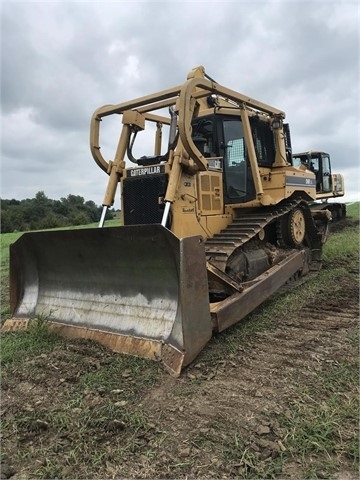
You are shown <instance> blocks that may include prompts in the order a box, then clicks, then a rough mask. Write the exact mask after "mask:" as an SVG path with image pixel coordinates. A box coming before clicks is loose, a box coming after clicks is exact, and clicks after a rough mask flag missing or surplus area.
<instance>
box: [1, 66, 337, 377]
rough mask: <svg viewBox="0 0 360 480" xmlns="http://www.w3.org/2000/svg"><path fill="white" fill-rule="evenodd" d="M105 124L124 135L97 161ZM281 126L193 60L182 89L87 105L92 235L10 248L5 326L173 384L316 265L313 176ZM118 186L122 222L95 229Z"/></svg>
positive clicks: (56, 235) (322, 223)
mask: <svg viewBox="0 0 360 480" xmlns="http://www.w3.org/2000/svg"><path fill="white" fill-rule="evenodd" d="M109 116H115V117H116V118H118V119H119V123H120V122H121V124H120V125H122V127H121V133H120V135H119V140H118V144H117V148H116V149H114V150H116V151H115V152H114V156H113V157H112V158H111V159H105V158H104V157H103V154H102V151H101V147H100V126H101V124H102V122H103V121H105V120H106V117H109ZM284 118H285V114H284V112H282V111H281V110H278V109H277V108H274V107H271V106H269V105H266V104H265V103H262V102H260V101H257V100H255V99H252V98H249V97H248V96H246V95H243V94H241V93H238V92H236V91H234V90H231V89H229V88H226V87H224V86H222V85H220V84H218V83H217V82H215V81H214V80H213V79H212V78H211V77H209V76H208V75H207V74H206V72H205V70H204V68H203V67H202V66H200V67H197V68H195V69H193V70H192V71H191V72H190V73H189V74H188V76H187V80H186V81H185V83H183V84H181V85H178V86H175V87H173V88H169V89H167V90H163V91H161V92H158V93H154V94H151V95H148V96H145V97H141V98H137V99H135V100H131V101H127V102H124V103H120V104H116V105H106V106H103V107H100V108H98V109H97V110H96V111H95V113H94V115H93V116H92V119H91V128H90V148H91V152H92V156H93V158H94V159H95V162H96V163H97V164H98V166H99V167H100V168H101V169H102V170H104V172H105V173H106V174H107V175H108V184H107V188H106V192H105V197H104V202H103V213H102V216H101V219H100V225H99V227H100V228H98V229H96V228H95V229H84V230H68V231H47V232H29V233H25V234H23V235H22V236H21V237H20V238H19V239H18V240H17V241H16V242H15V243H14V244H13V245H11V247H10V304H11V315H12V318H10V319H9V320H7V321H6V323H5V326H4V328H5V329H7V330H14V329H16V328H22V327H26V326H27V325H28V322H29V321H31V319H34V318H37V317H39V316H42V317H43V318H46V319H47V320H48V322H49V325H51V327H52V328H55V329H57V330H58V331H59V332H60V333H61V334H62V335H64V336H68V337H70V338H88V339H93V340H96V341H98V342H101V343H102V344H104V345H106V346H108V347H109V348H111V349H112V350H114V351H117V352H123V353H127V354H133V355H137V356H142V357H147V358H152V359H155V360H159V361H161V362H163V364H164V366H165V367H166V368H167V369H168V370H169V371H170V373H171V374H173V375H174V376H178V375H179V374H180V373H181V370H182V368H184V367H185V366H186V365H188V364H190V363H191V362H192V361H193V360H194V359H195V358H196V357H197V355H198V354H199V352H200V351H201V350H202V349H203V348H204V347H205V345H206V344H207V343H208V342H209V340H210V338H211V336H212V334H213V332H214V331H215V332H220V331H223V330H224V329H226V328H228V327H230V326H231V325H233V324H235V323H236V322H238V321H240V320H241V319H243V318H244V317H245V316H246V315H248V314H249V313H250V312H251V311H252V310H254V309H255V308H256V307H257V306H258V305H260V304H261V303H262V302H263V301H264V300H265V299H266V298H268V297H269V296H270V295H272V294H273V293H274V292H275V291H277V290H278V289H279V288H280V287H281V286H282V285H284V284H285V283H286V282H288V281H289V280H292V279H297V278H298V277H299V276H302V275H306V274H307V273H308V272H309V270H315V269H318V268H319V267H320V264H321V251H322V246H323V243H324V241H325V239H326V235H327V230H328V223H329V220H330V214H329V212H328V211H327V210H322V209H319V210H311V209H310V207H309V204H310V203H311V202H313V201H314V200H315V199H316V178H315V175H314V173H312V172H311V171H310V170H308V169H299V168H297V167H295V166H294V165H293V160H292V152H291V141H290V129H289V125H288V124H286V123H284ZM144 132H148V133H149V132H150V134H151V137H152V145H151V147H150V148H151V151H148V152H144V151H142V149H143V148H144V147H143V145H145V143H146V142H142V141H141V137H142V135H145V133H144ZM143 138H145V137H143ZM147 148H148V147H147ZM135 149H137V151H140V152H142V154H141V155H140V154H138V155H136V154H135V153H134V152H135ZM129 162H130V165H129ZM118 187H119V188H118ZM118 189H119V190H120V192H121V214H122V225H119V226H118V227H106V226H104V219H105V215H106V211H107V208H109V207H111V206H112V205H113V204H114V199H115V196H116V191H117V190H118Z"/></svg>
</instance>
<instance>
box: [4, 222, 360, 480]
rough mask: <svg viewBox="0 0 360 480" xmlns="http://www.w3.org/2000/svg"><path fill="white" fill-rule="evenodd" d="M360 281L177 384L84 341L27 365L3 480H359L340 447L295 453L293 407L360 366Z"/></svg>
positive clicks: (198, 366)
mask: <svg viewBox="0 0 360 480" xmlns="http://www.w3.org/2000/svg"><path fill="white" fill-rule="evenodd" d="M337 228H341V225H338V227H337ZM353 273H354V276H353V277H352V278H350V277H349V278H348V280H347V281H343V283H341V284H339V285H338V286H337V289H338V291H337V292H334V291H329V290H328V289H327V288H326V286H324V288H323V290H321V291H320V292H319V293H318V294H317V295H316V298H309V301H308V302H307V304H306V306H305V307H302V308H301V309H300V310H299V311H297V312H296V314H289V315H286V316H282V317H279V318H278V317H277V318H273V319H271V322H270V323H269V325H270V324H271V327H269V328H265V329H262V328H259V329H258V331H256V329H255V331H254V332H253V333H252V334H251V335H245V339H244V338H243V337H242V338H241V340H240V341H239V342H237V338H238V336H239V335H240V334H241V329H242V328H243V327H242V326H236V327H235V328H232V329H230V330H229V331H228V332H224V333H223V334H221V335H218V336H216V337H215V338H214V339H213V340H212V341H211V342H210V344H209V346H208V348H207V349H206V351H205V352H204V353H203V354H201V355H200V357H199V358H198V360H197V361H196V362H195V363H194V364H193V365H191V366H190V367H189V368H187V369H186V370H185V372H184V373H183V375H182V376H181V377H180V378H178V379H175V378H172V377H171V376H169V375H168V374H167V373H166V372H164V371H163V370H162V369H161V367H160V366H158V364H155V363H152V362H147V361H141V362H140V363H137V365H139V367H138V371H137V372H135V371H134V370H133V369H132V367H131V363H130V360H129V361H128V363H127V365H128V368H122V369H118V370H116V368H114V362H116V354H113V353H112V352H109V351H108V350H106V349H104V348H102V347H101V346H99V345H97V344H94V343H91V342H85V341H72V342H70V341H67V342H64V341H62V340H59V342H57V343H56V344H55V346H54V348H53V349H52V351H50V352H47V353H43V354H41V355H37V356H28V357H26V356H25V357H24V359H23V361H22V362H21V363H16V364H14V365H12V366H10V367H7V368H6V369H4V371H3V378H2V407H3V409H2V419H3V421H4V422H5V424H6V426H7V428H6V429H4V430H3V433H2V451H3V457H2V473H1V478H13V479H25V478H40V477H42V478H104V479H105V478H271V477H276V478H293V479H299V478H311V477H313V478H323V477H326V478H329V477H331V478H338V479H344V480H346V479H347V480H349V479H353V478H354V479H355V478H357V471H356V469H355V467H354V464H353V458H351V456H350V455H348V454H347V453H346V451H345V450H342V449H341V448H339V449H337V450H336V449H335V452H334V450H333V451H332V452H330V455H329V454H326V452H325V453H324V452H321V451H319V452H318V453H317V454H315V453H307V452H304V454H303V456H302V454H301V452H298V453H297V455H293V452H292V450H291V443H289V441H290V437H291V435H292V433H293V432H292V429H291V422H290V427H289V426H286V425H287V424H286V418H288V419H289V420H291V419H292V418H293V417H292V415H293V412H294V408H295V409H296V408H298V409H299V411H300V409H301V407H302V406H303V405H305V406H306V405H307V404H308V405H310V406H311V408H312V406H313V403H314V402H317V403H318V405H319V409H321V405H322V404H323V403H324V402H325V401H327V400H328V398H329V395H328V392H326V391H325V390H323V388H325V387H324V384H323V383H321V382H319V375H320V376H321V378H324V376H326V374H327V372H330V371H332V372H333V371H334V369H335V370H336V368H337V367H339V366H343V365H356V364H357V362H358V358H357V357H358V351H357V346H356V343H355V345H354V341H352V340H351V339H352V338H353V337H354V335H356V333H357V323H358V317H359V303H358V302H359V296H358V281H357V271H355V270H354V272H353ZM339 292H340V293H339ZM239 332H240V333H239ZM131 360H133V359H131ZM135 361H137V360H136V359H134V362H135ZM107 368H108V369H109V370H111V371H112V372H113V373H112V375H111V379H110V380H109V378H108V377H106V373H105V374H104V375H105V376H103V377H102V376H101V375H102V372H106V369H107ZM97 373H98V374H99V377H98V381H97V382H95V381H94V382H93V383H91V382H90V380H89V378H92V377H91V375H93V376H94V378H96V374H97ZM85 377H86V378H87V381H84V378H85ZM342 388H345V387H344V386H343V384H339V391H338V392H337V393H343V394H344V402H346V401H348V400H353V399H354V398H355V396H356V391H354V389H352V390H351V389H350V390H344V391H343V392H341V389H342ZM314 392H316V395H314ZM349 422H350V423H346V421H345V422H344V423H342V424H341V425H338V426H337V429H338V432H339V435H340V437H341V438H342V439H343V440H344V442H345V441H346V439H347V438H349V436H350V437H351V436H353V435H356V427H357V426H356V425H354V424H353V421H350V420H349ZM329 456H330V457H331V458H330V460H331V459H333V460H334V457H336V465H337V466H336V467H335V473H333V474H332V475H329V474H328V470H327V467H326V462H328V461H329V458H328V457H329ZM312 464H313V465H314V470H311V465H312ZM309 472H310V473H309ZM311 472H312V473H311Z"/></svg>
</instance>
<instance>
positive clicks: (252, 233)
mask: <svg viewBox="0 0 360 480" xmlns="http://www.w3.org/2000/svg"><path fill="white" fill-rule="evenodd" d="M296 207H301V208H302V210H303V213H304V217H305V223H306V235H307V238H306V243H307V245H309V246H310V249H311V252H312V256H311V260H312V263H314V265H313V266H314V269H315V270H318V269H319V267H320V265H319V264H318V263H319V262H320V254H321V245H322V243H323V242H322V239H321V234H320V233H319V231H318V229H317V227H316V225H315V222H314V219H313V217H312V215H311V211H310V209H309V208H308V206H307V204H306V202H304V201H303V200H301V199H294V200H286V201H284V202H281V203H280V204H279V205H276V206H273V207H264V208H262V209H258V210H256V212H252V213H251V212H250V213H247V212H246V211H244V212H243V214H242V216H241V217H240V218H237V219H235V220H234V221H233V222H232V223H231V224H230V225H228V226H227V227H226V228H225V229H224V230H222V231H221V232H219V233H217V234H215V235H214V236H213V237H212V238H210V239H208V240H206V242H205V252H206V258H207V261H208V262H209V263H210V264H211V265H215V267H217V268H218V269H219V270H221V271H223V272H225V268H226V264H227V261H228V259H229V257H230V255H231V254H232V253H233V252H234V250H235V249H237V248H239V247H241V246H244V245H246V244H247V243H248V242H249V241H250V240H252V239H254V238H255V237H256V236H259V238H260V239H261V236H262V232H263V231H264V229H265V228H266V227H267V226H268V225H269V224H271V223H273V222H279V221H281V219H282V218H285V217H286V215H287V214H288V213H290V212H291V211H292V210H293V209H295V208H296ZM277 237H278V244H279V246H281V247H284V248H286V247H287V245H286V240H285V239H284V238H283V237H282V233H281V228H277Z"/></svg>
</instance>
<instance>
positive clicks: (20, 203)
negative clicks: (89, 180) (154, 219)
mask: <svg viewBox="0 0 360 480" xmlns="http://www.w3.org/2000/svg"><path fill="white" fill-rule="evenodd" d="M100 215H101V207H99V206H97V205H96V204H95V202H93V201H92V200H88V201H86V202H85V199H84V197H81V196H80V195H71V194H70V195H68V196H67V197H64V198H61V199H60V200H51V199H49V198H48V197H47V196H46V195H45V192H43V191H39V192H37V193H36V194H35V197H34V198H27V199H25V200H15V199H11V200H7V199H1V231H2V232H3V233H5V232H13V231H15V230H16V231H25V230H38V229H46V228H55V227H64V226H71V225H82V224H88V223H94V222H97V221H98V220H99V219H100ZM113 216H114V212H113V211H112V210H109V211H108V213H107V215H106V218H107V219H109V218H113Z"/></svg>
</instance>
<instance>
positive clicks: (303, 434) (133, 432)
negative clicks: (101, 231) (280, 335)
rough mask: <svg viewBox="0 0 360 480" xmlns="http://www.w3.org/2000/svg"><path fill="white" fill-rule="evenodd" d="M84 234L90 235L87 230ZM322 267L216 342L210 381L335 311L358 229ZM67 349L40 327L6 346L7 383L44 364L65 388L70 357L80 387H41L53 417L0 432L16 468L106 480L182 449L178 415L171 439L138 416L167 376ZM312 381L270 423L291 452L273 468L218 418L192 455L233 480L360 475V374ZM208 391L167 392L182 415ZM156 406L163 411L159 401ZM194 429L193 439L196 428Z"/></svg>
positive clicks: (178, 464)
mask: <svg viewBox="0 0 360 480" xmlns="http://www.w3.org/2000/svg"><path fill="white" fill-rule="evenodd" d="M358 212H359V204H353V205H351V206H349V208H348V216H350V218H353V219H354V220H356V219H358ZM117 224H118V221H117V220H113V221H111V222H109V226H113V225H117ZM96 226H97V225H96V224H93V225H91V226H90V227H94V228H95V227H96ZM86 227H89V225H87V226H83V228H86ZM79 228H80V227H79ZM20 235H21V233H16V234H2V235H1V279H2V287H3V286H4V285H5V286H7V284H6V281H7V280H6V276H7V275H8V271H9V270H8V261H9V257H8V246H9V244H10V243H12V242H14V241H15V240H16V239H17V238H18V237H19V236H20ZM324 259H325V261H324V267H325V268H324V269H323V270H321V271H320V272H319V273H318V274H317V275H316V276H315V277H314V278H311V279H310V280H309V281H308V282H307V283H305V284H303V285H301V286H300V287H297V288H295V289H294V290H293V291H291V290H290V291H286V292H284V293H279V294H278V295H275V296H273V297H272V298H271V299H269V300H268V301H266V302H265V303H264V304H263V305H262V306H261V307H260V308H258V309H257V310H256V311H255V312H253V313H252V314H251V315H249V316H248V317H247V318H246V320H245V321H244V322H242V323H241V324H238V325H236V326H234V327H232V328H230V329H229V330H227V331H226V332H223V333H221V334H219V335H216V336H215V337H214V338H213V339H212V341H211V343H210V345H209V348H207V349H206V350H205V351H204V352H203V353H202V354H201V355H200V357H199V359H198V360H197V362H200V363H203V364H205V365H206V368H207V369H208V371H209V372H211V371H212V370H213V369H216V365H217V362H219V361H221V360H223V359H224V358H225V359H229V358H234V357H237V356H241V355H243V351H244V348H246V346H247V345H248V343H249V342H250V341H251V338H252V337H253V335H254V333H257V332H261V331H264V332H266V331H269V330H270V329H273V328H275V327H276V322H275V320H274V319H276V318H279V317H282V316H285V315H291V314H294V313H295V312H296V311H299V309H301V308H302V307H303V306H305V305H306V304H309V302H311V301H313V300H315V299H316V298H318V296H319V295H329V294H328V293H326V292H331V299H332V300H333V301H336V299H337V298H339V299H341V298H343V296H344V294H345V293H346V292H343V291H342V290H341V283H342V281H343V280H344V279H345V280H348V281H352V282H355V281H356V279H355V273H354V272H355V271H358V270H357V268H358V267H357V265H358V260H359V229H358V225H356V224H355V223H354V225H353V226H351V227H349V228H347V229H346V230H343V231H340V232H337V233H336V234H334V235H331V236H330V238H329V240H328V242H327V243H326V245H325V247H324ZM2 290H3V289H2ZM4 298H5V297H2V311H3V308H4V311H5V312H6V311H8V310H7V309H8V306H7V299H5V300H4ZM5 304H6V305H5ZM348 341H349V344H350V345H351V346H352V348H353V349H354V351H355V350H356V349H357V348H358V341H359V338H358V333H353V334H351V335H349V339H348ZM76 345H77V344H76ZM79 345H80V346H81V345H82V344H79ZM84 345H85V346H86V345H87V344H84ZM67 348H68V347H67V341H66V340H62V339H60V338H59V337H58V336H57V335H56V334H54V333H52V332H50V331H49V330H48V329H47V328H46V319H41V321H40V322H37V323H36V322H35V323H34V324H33V326H32V327H31V328H29V329H28V330H26V331H18V332H14V333H7V334H4V335H3V336H2V340H1V363H2V367H3V374H4V377H5V379H6V377H7V376H10V377H11V375H12V374H15V373H17V372H19V371H20V372H23V373H22V374H23V376H24V380H26V379H27V377H28V376H29V377H30V376H31V372H35V368H37V370H36V372H37V373H38V370H40V371H41V368H42V367H41V365H42V364H40V365H39V366H36V367H32V366H31V365H32V363H31V361H32V360H31V359H32V358H35V357H37V356H39V355H40V356H41V355H42V354H43V355H44V360H43V362H44V364H46V365H49V363H52V364H54V376H55V374H57V373H58V372H60V373H59V379H60V378H61V375H63V374H62V373H61V368H62V366H63V363H65V361H66V359H67V358H68V357H67V355H70V354H71V355H73V356H71V359H72V362H73V370H74V376H73V378H71V379H70V380H71V381H72V382H74V383H70V384H69V385H70V386H69V385H68V386H67V390H66V392H63V391H62V389H61V383H60V384H59V383H58V384H57V383H56V382H55V377H54V378H51V379H50V378H47V377H46V378H43V380H42V381H43V382H44V384H45V385H46V381H49V382H50V384H49V386H48V387H47V388H48V390H47V391H48V394H49V395H50V394H51V393H52V389H53V388H55V392H56V395H63V396H62V397H61V398H60V401H56V402H54V406H53V407H52V410H51V411H47V410H42V409H41V406H40V407H39V408H38V409H37V410H34V411H32V410H27V409H26V405H25V404H24V405H23V406H22V407H23V408H21V409H20V410H19V411H17V412H16V413H14V416H13V418H10V419H9V420H5V421H4V422H3V426H2V431H3V432H8V431H11V432H12V435H13V437H14V442H15V441H18V442H19V445H20V446H21V448H17V451H18V453H17V455H18V457H17V458H18V459H21V460H22V462H23V464H25V465H28V466H29V465H30V466H31V476H32V477H33V478H73V477H74V475H78V478H101V475H102V474H103V472H104V468H106V466H108V465H114V466H119V465H122V464H126V463H127V464H131V462H133V459H135V461H136V459H138V458H139V456H140V455H141V457H143V458H145V459H146V458H147V459H148V460H149V462H151V461H153V460H156V458H157V457H159V455H161V454H163V453H164V452H167V449H168V446H167V439H168V437H169V438H170V441H171V442H174V439H175V441H178V442H179V445H180V443H181V441H182V437H181V435H182V432H181V431H179V432H177V431H176V421H177V418H176V413H175V412H174V414H173V415H174V420H173V425H172V426H173V427H174V430H175V432H176V433H175V434H173V431H172V430H171V429H167V430H166V429H165V427H164V430H156V431H155V433H154V426H153V424H152V422H153V421H154V419H152V418H149V415H148V412H147V411H146V410H145V408H144V407H143V406H142V400H143V398H144V397H146V394H147V392H150V391H156V390H155V389H156V387H157V385H158V383H159V382H160V381H162V380H163V379H164V377H165V376H166V375H167V374H164V373H163V372H162V370H161V369H160V367H159V366H158V364H156V363H155V362H150V361H147V360H144V359H138V358H134V357H130V356H124V355H116V354H112V353H109V352H105V350H101V349H99V350H96V355H97V356H96V358H97V359H98V361H97V362H96V365H95V362H93V363H89V360H88V358H87V355H86V350H84V351H82V350H81V349H80V347H79V351H78V352H77V350H76V349H74V352H73V351H72V350H71V349H70V350H67ZM84 348H85V347H84ZM94 351H95V349H94ZM50 354H51V357H50ZM231 356H233V357H231ZM31 368H34V370H31ZM194 370H196V369H193V370H192V371H194ZM45 374H46V375H49V369H48V370H46V369H45V373H44V375H45ZM312 379H313V380H312V381H311V382H309V383H308V384H306V385H299V386H297V387H296V388H294V387H292V389H293V390H292V392H291V397H290V400H289V404H288V405H286V413H284V410H285V406H284V405H280V407H281V409H282V411H281V413H280V414H275V413H274V414H273V417H274V418H275V419H276V421H277V422H278V423H279V425H280V427H281V429H282V430H283V431H284V438H283V444H284V448H285V450H284V451H282V452H280V453H279V455H278V456H277V457H276V458H268V459H266V460H261V461H260V460H259V458H258V457H257V456H256V455H254V453H253V451H251V449H250V448H249V443H251V439H249V438H247V437H244V435H241V434H240V432H239V431H238V430H237V427H236V425H234V424H232V423H231V422H229V423H226V422H225V421H222V417H221V415H220V413H221V411H219V418H216V419H214V418H212V419H211V421H210V422H209V424H208V429H207V430H206V431H205V432H197V433H194V435H193V437H192V445H193V446H194V447H196V448H197V449H198V451H199V452H201V453H200V455H202V453H203V452H204V453H206V454H208V455H209V456H210V457H211V458H214V459H219V461H221V462H222V464H223V465H231V466H234V470H233V476H236V477H237V478H248V479H250V478H253V479H255V478H281V472H282V468H283V466H284V465H286V464H288V463H290V462H295V463H296V464H297V465H298V466H299V469H301V471H302V472H304V474H303V477H302V478H309V479H310V478H333V477H332V475H334V472H341V471H342V465H343V463H342V462H343V461H344V459H347V460H348V462H349V463H348V464H347V467H348V465H349V464H350V465H353V469H354V470H355V469H356V466H357V465H358V462H359V458H358V451H359V448H358V438H357V435H356V431H355V430H356V426H357V424H358V416H359V405H358V396H357V394H358V388H357V387H358V365H357V364H355V363H354V362H353V363H352V362H351V361H347V360H345V361H343V362H342V363H335V364H332V365H330V366H327V367H326V368H324V369H322V370H321V371H320V372H317V373H316V375H314V376H313V377H312ZM70 380H69V382H70ZM207 381H208V379H207V378H206V377H204V378H203V377H201V376H200V377H197V376H195V378H191V377H189V378H186V379H185V380H184V381H182V382H177V383H174V384H172V383H170V384H171V385H172V386H171V387H168V388H171V389H172V393H175V394H177V393H178V395H179V396H180V397H182V398H183V399H184V408H186V402H187V401H191V400H192V397H191V396H192V394H194V393H196V392H197V391H198V389H199V387H201V386H203V385H204V382H207ZM254 381H255V380H254ZM59 382H60V380H59ZM59 385H60V386H59ZM162 387H163V385H162ZM163 388H166V387H163ZM153 402H154V403H156V402H157V397H156V396H154V397H153ZM205 414H206V412H205V413H204V415H205ZM160 415H161V413H159V418H160ZM5 416H6V415H5ZM156 420H158V419H156ZM211 422H212V423H211ZM188 428H193V429H194V432H196V425H194V426H193V427H191V426H189V427H188ZM29 432H32V433H34V435H37V437H38V443H37V444H36V448H37V450H35V449H34V446H32V444H31V440H29V437H28V435H29ZM47 432H49V433H47ZM52 432H55V434H53V433H52ZM150 432H151V435H150ZM219 432H221V436H219ZM50 433H51V435H52V436H51V435H50ZM149 438H150V439H151V440H149ZM18 439H20V440H18ZM197 461H198V460H197V459H196V458H195V457H192V456H191V455H190V456H189V457H185V458H172V459H171V460H170V459H168V463H167V465H168V467H167V468H168V470H167V473H166V476H167V477H169V478H174V477H176V476H179V477H180V476H181V477H182V478H185V477H191V476H193V475H191V468H192V467H193V465H195V464H196V462H197ZM348 468H349V467H348ZM204 473H206V472H205V471H204ZM115 474H116V472H115V473H114V475H115ZM99 476H100V477H99ZM150 476H151V475H150Z"/></svg>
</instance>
